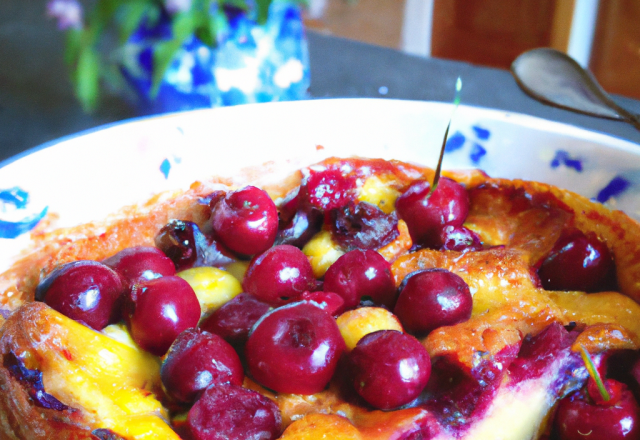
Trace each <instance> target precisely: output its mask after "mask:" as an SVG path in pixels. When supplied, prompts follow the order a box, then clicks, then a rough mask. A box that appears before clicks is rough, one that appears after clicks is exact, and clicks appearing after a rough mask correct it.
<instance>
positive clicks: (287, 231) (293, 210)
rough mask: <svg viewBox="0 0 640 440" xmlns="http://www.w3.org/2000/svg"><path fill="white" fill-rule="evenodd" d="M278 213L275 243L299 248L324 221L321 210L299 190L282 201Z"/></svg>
mask: <svg viewBox="0 0 640 440" xmlns="http://www.w3.org/2000/svg"><path fill="white" fill-rule="evenodd" d="M299 191H300V188H299ZM279 215H280V220H279V222H278V235H277V236H276V241H275V244H277V245H278V244H290V245H292V246H296V247H300V248H301V247H302V246H304V245H305V244H306V243H307V242H308V241H309V240H310V239H311V237H313V236H314V235H315V234H316V233H317V232H320V229H322V223H323V222H324V214H323V213H322V211H321V210H320V209H318V208H316V207H314V206H312V205H311V204H310V203H309V202H308V200H306V199H304V198H303V197H302V196H301V195H300V193H299V192H297V193H296V194H295V195H294V196H291V197H290V198H288V199H287V200H286V201H285V202H283V204H282V205H281V206H280V209H279Z"/></svg>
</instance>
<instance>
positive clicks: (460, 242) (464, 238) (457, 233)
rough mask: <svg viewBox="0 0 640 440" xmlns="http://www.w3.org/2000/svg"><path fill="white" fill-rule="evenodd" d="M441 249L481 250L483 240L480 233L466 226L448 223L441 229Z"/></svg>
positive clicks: (459, 250)
mask: <svg viewBox="0 0 640 440" xmlns="http://www.w3.org/2000/svg"><path fill="white" fill-rule="evenodd" d="M440 242H441V243H442V247H441V248H440V249H441V250H444V251H458V252H467V251H479V250H482V242H481V241H480V237H479V236H478V234H476V233H475V232H473V231H472V230H471V229H468V228H465V227H464V226H454V225H447V226H445V227H444V228H442V230H441V231H440Z"/></svg>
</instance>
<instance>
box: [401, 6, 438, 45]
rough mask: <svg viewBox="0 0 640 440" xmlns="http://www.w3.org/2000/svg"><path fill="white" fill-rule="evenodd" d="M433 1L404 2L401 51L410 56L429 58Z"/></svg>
mask: <svg viewBox="0 0 640 440" xmlns="http://www.w3.org/2000/svg"><path fill="white" fill-rule="evenodd" d="M433 2H434V0H406V2H405V4H404V19H403V21H402V43H401V48H402V50H403V51H405V52H407V53H409V54H411V55H421V56H424V57H429V56H431V36H432V31H433Z"/></svg>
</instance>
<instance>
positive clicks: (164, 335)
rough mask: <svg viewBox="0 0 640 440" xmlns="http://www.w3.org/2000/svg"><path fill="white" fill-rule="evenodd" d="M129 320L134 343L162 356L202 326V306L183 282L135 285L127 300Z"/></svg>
mask: <svg viewBox="0 0 640 440" xmlns="http://www.w3.org/2000/svg"><path fill="white" fill-rule="evenodd" d="M126 308H127V310H126V312H125V320H126V321H127V324H128V326H129V331H130V332H131V336H132V337H133V340H134V341H136V343H137V344H138V345H140V347H142V348H143V349H144V350H146V351H148V352H150V353H152V354H155V355H156V356H162V355H163V354H165V353H166V352H167V350H168V349H169V347H170V346H171V344H172V343H173V341H174V340H175V339H176V338H177V337H178V335H179V334H180V333H182V332H183V331H184V330H186V329H188V328H191V327H195V326H196V325H198V320H199V319H200V313H201V310H200V303H199V302H198V297H197V296H196V294H195V292H194V291H193V289H192V288H191V286H190V285H189V283H187V282H186V281H185V280H183V279H182V278H179V277H176V276H167V277H162V278H156V279H154V280H147V281H142V282H141V283H139V284H135V285H134V286H133V287H132V289H131V291H130V292H129V298H128V299H127V307H126Z"/></svg>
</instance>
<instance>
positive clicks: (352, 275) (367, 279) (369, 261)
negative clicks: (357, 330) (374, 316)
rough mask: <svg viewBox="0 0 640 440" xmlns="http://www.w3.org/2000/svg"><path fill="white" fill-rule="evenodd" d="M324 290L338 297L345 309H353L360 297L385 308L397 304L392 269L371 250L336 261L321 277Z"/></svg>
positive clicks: (352, 252) (344, 256)
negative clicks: (366, 297)
mask: <svg viewBox="0 0 640 440" xmlns="http://www.w3.org/2000/svg"><path fill="white" fill-rule="evenodd" d="M323 289H324V290H326V291H327V292H334V293H337V294H338V295H340V296H341V297H342V299H344V307H345V309H352V308H354V307H356V306H357V305H358V304H360V299H361V298H362V297H363V296H368V297H369V298H370V299H371V300H372V301H373V302H374V303H375V304H383V305H386V306H388V307H392V306H393V304H394V303H395V300H396V285H395V283H394V281H393V276H392V275H391V265H390V264H389V263H388V262H387V260H385V259H384V257H383V256H382V255H380V254H379V253H378V252H376V251H373V250H364V251H363V250H358V249H356V250H353V251H349V252H347V253H346V254H344V255H343V256H341V257H340V258H338V260H336V262H335V263H333V264H332V265H331V266H330V267H329V269H328V270H327V273H326V274H325V276H324V285H323Z"/></svg>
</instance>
